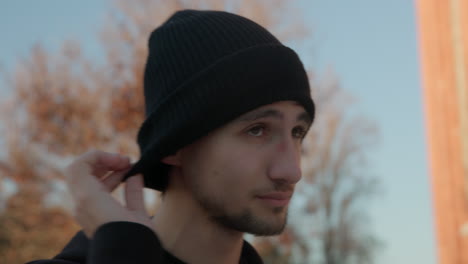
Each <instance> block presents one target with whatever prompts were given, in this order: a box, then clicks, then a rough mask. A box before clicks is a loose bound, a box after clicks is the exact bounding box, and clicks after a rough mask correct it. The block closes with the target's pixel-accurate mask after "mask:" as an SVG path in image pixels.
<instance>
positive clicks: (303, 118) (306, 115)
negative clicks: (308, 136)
mask: <svg viewBox="0 0 468 264" xmlns="http://www.w3.org/2000/svg"><path fill="white" fill-rule="evenodd" d="M297 121H304V122H306V123H307V125H309V126H310V125H312V118H311V117H310V115H309V113H307V112H302V113H300V114H299V115H298V116H297Z"/></svg>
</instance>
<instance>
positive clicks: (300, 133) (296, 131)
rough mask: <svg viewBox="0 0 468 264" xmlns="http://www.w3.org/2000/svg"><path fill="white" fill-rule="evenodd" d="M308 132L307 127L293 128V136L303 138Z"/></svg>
mask: <svg viewBox="0 0 468 264" xmlns="http://www.w3.org/2000/svg"><path fill="white" fill-rule="evenodd" d="M306 134H307V129H305V128H304V127H295V128H294V129H293V130H292V136H293V137H295V138H299V139H303V138H304V137H305V135H306Z"/></svg>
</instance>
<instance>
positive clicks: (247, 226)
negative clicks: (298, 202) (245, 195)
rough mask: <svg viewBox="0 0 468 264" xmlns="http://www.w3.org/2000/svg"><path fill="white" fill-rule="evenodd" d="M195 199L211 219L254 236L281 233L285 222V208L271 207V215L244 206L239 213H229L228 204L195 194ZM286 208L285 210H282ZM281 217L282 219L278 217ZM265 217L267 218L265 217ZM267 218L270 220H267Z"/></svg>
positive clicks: (286, 213) (286, 214)
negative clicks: (261, 213)
mask: <svg viewBox="0 0 468 264" xmlns="http://www.w3.org/2000/svg"><path fill="white" fill-rule="evenodd" d="M196 196H197V200H198V202H199V203H200V205H201V206H202V207H203V208H204V209H205V210H206V212H207V213H208V214H209V216H210V217H211V219H212V220H213V221H214V222H215V223H217V224H219V225H221V226H223V227H225V228H228V229H232V230H236V231H239V232H245V233H250V234H253V235H256V236H273V235H278V234H281V233H282V232H283V230H284V228H285V227H286V223H287V218H288V217H287V216H288V212H287V208H283V207H275V208H272V209H271V210H272V212H271V214H272V215H271V216H263V218H262V216H260V215H258V214H257V215H256V214H255V213H254V212H253V211H252V210H251V209H249V208H245V209H243V210H242V212H240V213H230V212H228V211H227V208H228V206H225V205H223V203H221V202H219V201H217V200H216V199H213V198H208V197H204V196H203V195H201V194H197V195H196ZM285 210H286V212H284V211H285ZM280 217H282V219H278V218H280ZM265 218H267V219H265ZM268 218H269V219H270V220H271V221H268Z"/></svg>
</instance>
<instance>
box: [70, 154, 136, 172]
mask: <svg viewBox="0 0 468 264" xmlns="http://www.w3.org/2000/svg"><path fill="white" fill-rule="evenodd" d="M129 167H130V159H129V158H128V157H125V156H122V155H120V154H114V153H108V152H104V151H99V150H93V151H89V152H87V153H85V154H83V155H81V156H80V157H79V158H78V159H76V160H75V161H74V162H73V163H72V164H70V166H69V167H68V170H69V171H72V172H78V174H80V175H82V174H83V173H86V174H91V175H93V176H95V177H97V178H102V177H104V176H105V175H106V174H107V173H108V172H109V171H120V170H125V169H128V168H129Z"/></svg>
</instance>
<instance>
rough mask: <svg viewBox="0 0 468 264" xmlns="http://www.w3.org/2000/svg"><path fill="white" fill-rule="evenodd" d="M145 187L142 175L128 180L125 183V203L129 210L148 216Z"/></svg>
mask: <svg viewBox="0 0 468 264" xmlns="http://www.w3.org/2000/svg"><path fill="white" fill-rule="evenodd" d="M143 187H144V186H143V176H142V175H141V174H139V175H135V176H132V177H130V178H128V179H127V181H126V182H125V202H126V204H127V208H128V209H129V210H131V211H137V212H143V213H145V214H146V213H147V212H146V208H145V202H144V199H143Z"/></svg>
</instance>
